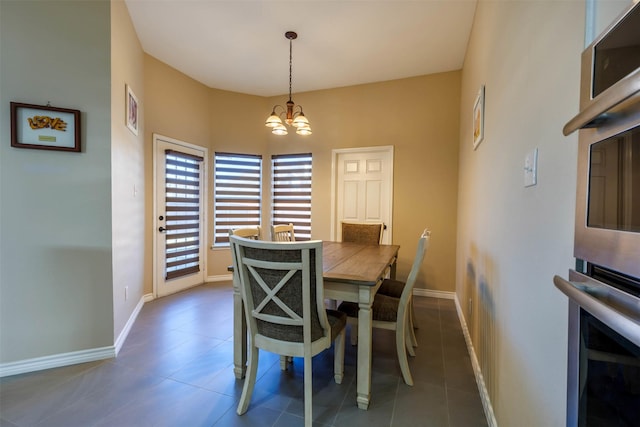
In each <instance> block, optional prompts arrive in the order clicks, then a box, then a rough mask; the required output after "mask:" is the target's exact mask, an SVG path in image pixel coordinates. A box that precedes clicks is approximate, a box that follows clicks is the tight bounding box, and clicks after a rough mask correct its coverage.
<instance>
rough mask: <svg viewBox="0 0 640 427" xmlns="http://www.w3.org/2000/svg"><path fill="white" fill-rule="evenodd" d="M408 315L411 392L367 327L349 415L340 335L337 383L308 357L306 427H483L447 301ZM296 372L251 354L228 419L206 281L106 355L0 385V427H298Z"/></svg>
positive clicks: (228, 358)
mask: <svg viewBox="0 0 640 427" xmlns="http://www.w3.org/2000/svg"><path fill="white" fill-rule="evenodd" d="M415 311H416V318H417V324H418V326H419V329H418V330H417V331H416V335H417V338H418V343H419V347H418V348H417V349H416V357H415V358H409V364H410V367H411V372H412V374H413V378H414V382H415V385H414V386H413V387H409V386H407V385H406V384H405V383H404V381H403V380H402V375H401V373H400V368H399V366H398V362H397V358H396V354H395V344H394V336H393V332H391V331H384V330H374V336H373V345H374V353H373V375H372V384H373V385H372V399H371V405H370V407H369V410H368V411H362V410H360V409H358V408H357V406H356V399H355V396H356V383H355V375H356V363H355V361H356V348H355V347H352V346H351V345H350V344H349V337H347V350H346V355H345V378H344V380H343V382H342V384H340V385H338V384H335V383H334V381H333V362H332V361H333V351H332V350H328V351H326V352H324V353H323V354H321V355H318V356H316V357H315V358H314V360H313V392H314V394H313V416H314V425H318V426H348V427H358V426H366V427H376V426H392V427H403V426H407V427H409V426H411V427H414V426H448V427H456V426H469V427H477V426H486V425H487V421H486V418H485V416H484V412H483V408H482V404H481V401H480V397H479V394H478V389H477V386H476V383H475V379H474V375H473V370H472V367H471V361H470V358H469V355H468V353H467V348H466V345H465V342H464V337H463V334H462V329H461V327H460V323H459V321H458V317H457V314H456V310H455V305H454V303H453V301H451V300H443V299H434V298H424V297H416V298H415ZM302 373H303V366H302V360H300V359H295V361H294V364H293V367H291V368H289V370H288V371H285V372H283V371H281V370H280V362H279V358H278V356H276V355H272V354H269V353H266V352H261V353H260V363H259V370H258V381H257V383H256V387H255V391H254V393H253V398H252V400H251V405H250V407H249V411H248V412H247V413H246V414H245V415H243V416H238V415H237V414H236V405H237V403H238V399H239V397H240V392H241V390H242V383H243V381H241V380H236V379H235V378H234V375H233V360H232V290H231V285H230V283H228V282H224V283H213V284H206V285H203V286H200V287H197V288H194V289H191V290H188V291H186V292H181V293H179V294H175V295H171V296H168V297H165V298H161V299H158V300H155V301H152V302H149V303H147V304H145V306H144V308H143V309H142V311H141V312H140V315H139V316H138V319H137V321H136V323H135V325H134V327H133V329H132V330H131V333H130V334H129V337H128V338H127V340H126V342H125V344H124V346H123V348H122V350H121V351H120V354H119V355H118V357H117V358H115V359H111V360H106V361H100V362H93V363H85V364H80V365H75V366H69V367H63V368H57V369H50V370H46V371H40V372H35V373H29V374H22V375H16V376H12V377H6V378H2V379H0V426H1V427H16V426H17V427H27V426H29V427H36V426H38V427H41V426H42V427H44V426H46V427H57V426H60V427H63V426H64V427H75V426H78V427H88V426H118V427H120V426H126V427H132V426H141V427H147V426H171V427H173V426H180V427H182V426H188V427H199V426H215V427H229V426H252V427H253V426H256V427H259V426H265V427H266V426H272V427H292V426H302V425H303V424H304V422H303V421H304V420H303V413H304V408H303V378H302Z"/></svg>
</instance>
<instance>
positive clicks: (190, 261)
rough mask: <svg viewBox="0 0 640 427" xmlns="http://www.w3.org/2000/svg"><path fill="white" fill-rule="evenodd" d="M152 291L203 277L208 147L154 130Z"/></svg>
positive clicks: (179, 286)
mask: <svg viewBox="0 0 640 427" xmlns="http://www.w3.org/2000/svg"><path fill="white" fill-rule="evenodd" d="M153 142H154V153H155V154H154V162H155V208H154V216H155V218H154V224H155V226H154V228H155V229H154V248H155V249H154V272H155V274H154V293H155V295H156V296H157V297H160V296H164V295H169V294H172V293H175V292H179V291H181V290H184V289H187V288H190V287H193V286H196V285H200V284H202V283H204V280H205V270H206V268H205V267H206V255H205V246H206V245H205V236H206V234H205V224H206V218H205V217H204V215H205V212H206V209H205V204H206V188H205V187H206V170H207V165H206V163H207V161H206V160H207V149H206V148H203V147H198V146H195V145H192V144H189V143H186V142H182V141H178V140H175V139H172V138H167V137H164V136H160V135H154V137H153Z"/></svg>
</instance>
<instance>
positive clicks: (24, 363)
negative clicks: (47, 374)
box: [0, 346, 116, 378]
mask: <svg viewBox="0 0 640 427" xmlns="http://www.w3.org/2000/svg"><path fill="white" fill-rule="evenodd" d="M113 357H116V349H115V346H109V347H100V348H92V349H89V350H82V351H72V352H70V353H62V354H53V355H51V356H44V357H35V358H33V359H25V360H19V361H17V362H9V363H2V364H0V378H2V377H8V376H10V375H18V374H24V373H26V372H34V371H42V370H44V369H51V368H60V367H62V366H68V365H75V364H78V363H87V362H94V361H96V360H103V359H111V358H113Z"/></svg>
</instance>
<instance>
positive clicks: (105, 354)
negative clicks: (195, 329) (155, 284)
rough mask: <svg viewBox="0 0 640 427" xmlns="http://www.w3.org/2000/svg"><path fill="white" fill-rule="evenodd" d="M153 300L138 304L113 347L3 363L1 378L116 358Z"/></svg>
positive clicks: (149, 298)
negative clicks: (146, 306)
mask: <svg viewBox="0 0 640 427" xmlns="http://www.w3.org/2000/svg"><path fill="white" fill-rule="evenodd" d="M152 299H153V295H152V294H147V295H144V296H143V297H142V298H140V301H138V304H136V308H135V309H134V310H133V313H131V316H129V320H128V321H127V323H126V325H125V326H124V328H123V329H122V332H120V335H119V336H118V338H117V339H116V342H115V344H114V345H113V346H108V347H100V348H92V349H88V350H81V351H72V352H69V353H61V354H53V355H51V356H44V357H35V358H33V359H25V360H18V361H16V362H10V363H2V364H0V378H2V377H8V376H11V375H18V374H24V373H27V372H35V371H42V370H44V369H52V368H61V367H63V366H69V365H76V364H78V363H87V362H94V361H96V360H104V359H111V358H113V357H116V356H117V355H118V353H119V352H120V349H121V348H122V345H123V344H124V342H125V340H126V339H127V336H128V335H129V332H130V331H131V328H132V327H133V324H134V323H135V321H136V319H137V317H138V314H139V313H140V310H142V307H143V306H144V303H145V302H147V301H150V300H152Z"/></svg>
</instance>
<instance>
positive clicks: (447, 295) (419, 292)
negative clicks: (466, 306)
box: [413, 288, 456, 299]
mask: <svg viewBox="0 0 640 427" xmlns="http://www.w3.org/2000/svg"><path fill="white" fill-rule="evenodd" d="M413 295H415V296H418V297H430V298H442V299H455V297H456V293H455V292H447V291H434V290H431V289H422V288H413Z"/></svg>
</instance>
